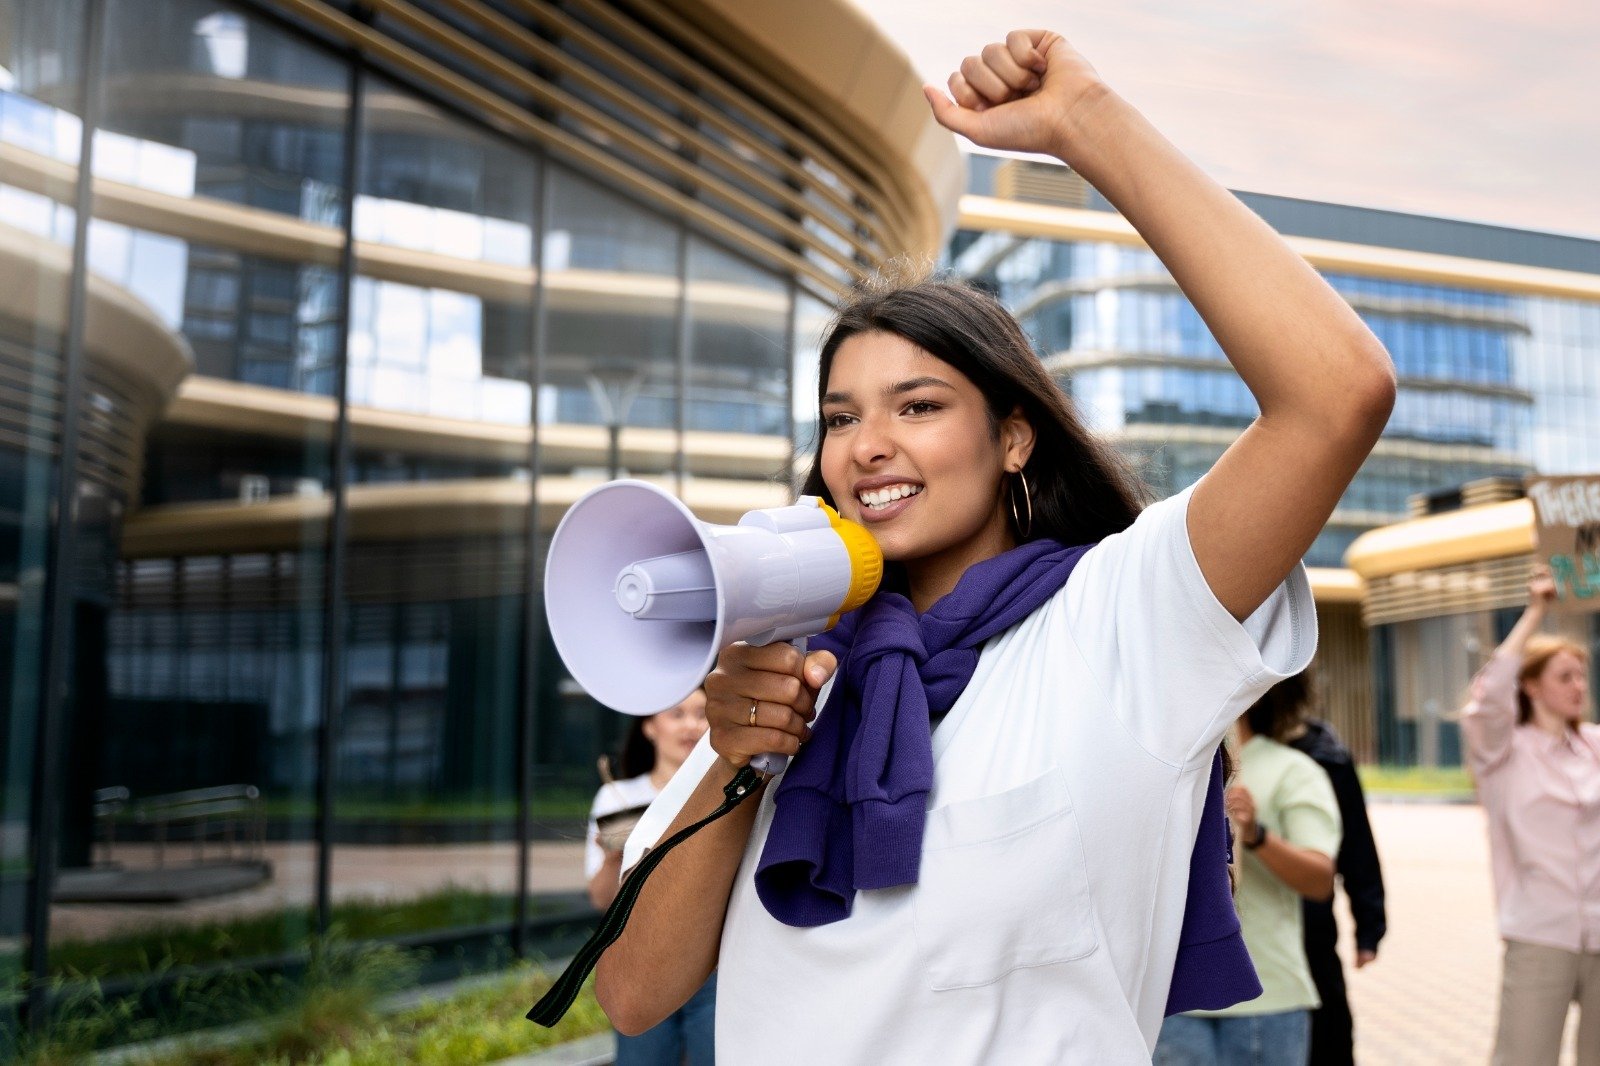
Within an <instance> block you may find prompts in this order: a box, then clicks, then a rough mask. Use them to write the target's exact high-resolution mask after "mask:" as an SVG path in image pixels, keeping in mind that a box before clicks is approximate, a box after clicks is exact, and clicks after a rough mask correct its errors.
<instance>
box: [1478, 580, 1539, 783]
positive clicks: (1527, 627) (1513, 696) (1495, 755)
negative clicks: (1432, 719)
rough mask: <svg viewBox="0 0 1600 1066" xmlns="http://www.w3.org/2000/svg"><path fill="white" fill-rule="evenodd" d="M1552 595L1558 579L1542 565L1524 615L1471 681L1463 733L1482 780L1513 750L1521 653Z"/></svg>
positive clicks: (1533, 632)
mask: <svg viewBox="0 0 1600 1066" xmlns="http://www.w3.org/2000/svg"><path fill="white" fill-rule="evenodd" d="M1555 598H1556V583H1555V581H1554V580H1552V579H1551V577H1550V571H1548V570H1546V569H1545V568H1543V567H1540V568H1539V569H1537V570H1535V571H1534V574H1533V576H1532V577H1531V578H1529V579H1528V606H1527V608H1526V609H1524V610H1523V612H1522V617H1521V618H1519V619H1517V624H1516V625H1514V626H1512V627H1511V632H1510V633H1507V634H1506V639H1505V640H1502V641H1501V642H1500V646H1499V647H1497V648H1496V649H1495V650H1494V654H1493V655H1492V656H1490V657H1489V661H1488V662H1487V663H1485V664H1484V665H1483V669H1481V670H1479V671H1478V676H1476V677H1474V678H1473V679H1472V698H1471V699H1470V700H1468V701H1467V705H1466V706H1465V707H1463V708H1462V709H1461V737H1462V739H1463V740H1465V741H1466V745H1467V764H1468V765H1469V766H1471V767H1472V772H1473V773H1474V774H1476V775H1478V776H1479V777H1480V779H1481V777H1482V775H1484V774H1487V773H1489V772H1491V771H1493V770H1494V769H1496V768H1497V767H1499V766H1501V765H1503V764H1504V763H1505V760H1506V757H1507V756H1508V755H1509V754H1510V752H1511V741H1512V736H1513V734H1514V733H1515V731H1516V728H1517V674H1518V673H1519V672H1520V670H1521V669H1522V656H1523V653H1524V651H1525V650H1526V649H1527V646H1528V638H1530V637H1532V636H1533V635H1534V634H1535V633H1537V632H1539V627H1540V625H1542V624H1543V623H1544V616H1545V611H1546V610H1547V609H1548V608H1549V606H1550V603H1551V601H1552V600H1554V599H1555Z"/></svg>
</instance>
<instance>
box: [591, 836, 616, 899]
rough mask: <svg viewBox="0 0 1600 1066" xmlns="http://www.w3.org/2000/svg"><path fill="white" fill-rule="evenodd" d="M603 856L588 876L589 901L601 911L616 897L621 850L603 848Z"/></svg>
mask: <svg viewBox="0 0 1600 1066" xmlns="http://www.w3.org/2000/svg"><path fill="white" fill-rule="evenodd" d="M603 851H604V854H605V858H604V859H603V860H602V861H601V863H600V869H598V870H596V871H595V872H594V876H593V877H591V878H589V902H590V903H592V904H593V905H594V909H595V910H597V911H603V910H605V909H606V908H607V907H609V906H611V901H612V900H614V899H616V898H617V889H618V887H619V884H620V880H621V877H622V852H620V851H612V850H610V849H609V848H607V849H603Z"/></svg>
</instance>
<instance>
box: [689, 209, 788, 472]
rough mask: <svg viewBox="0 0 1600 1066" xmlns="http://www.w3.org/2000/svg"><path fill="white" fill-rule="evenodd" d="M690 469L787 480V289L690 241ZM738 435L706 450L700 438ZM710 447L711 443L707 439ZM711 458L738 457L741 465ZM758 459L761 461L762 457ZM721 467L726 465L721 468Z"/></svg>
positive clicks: (743, 263)
mask: <svg viewBox="0 0 1600 1066" xmlns="http://www.w3.org/2000/svg"><path fill="white" fill-rule="evenodd" d="M687 309H688V315H689V321H688V331H687V335H688V338H689V351H688V364H689V369H688V392H687V395H686V417H685V428H686V429H687V430H688V432H689V434H690V436H689V437H688V438H687V440H686V444H687V448H686V453H687V454H686V461H687V464H688V471H689V473H690V474H692V475H694V476H696V477H716V478H730V479H734V480H747V479H752V478H754V479H756V480H760V481H770V480H771V479H773V478H775V477H776V478H783V477H784V476H785V474H786V470H787V467H788V463H789V439H788V438H789V426H788V424H787V412H788V410H789V292H788V287H787V285H786V284H785V283H784V282H783V281H782V280H781V279H780V278H778V277H777V276H776V275H774V274H771V273H769V272H767V271H765V270H761V269H760V268H758V267H756V266H753V265H752V264H750V263H748V262H746V261H745V260H743V259H740V258H738V257H737V256H734V255H732V254H731V253H728V252H725V251H722V250H721V249H719V248H716V247H715V246H713V245H711V244H709V243H707V242H705V241H702V240H699V239H694V240H691V241H690V242H689V278H688V301H687ZM704 433H709V434H737V435H739V436H740V437H742V438H744V439H743V440H742V441H741V442H740V443H738V444H737V445H735V446H733V447H726V448H722V447H719V448H717V449H715V451H714V452H713V451H705V452H704V453H703V454H698V453H700V452H701V449H698V448H696V447H695V445H696V443H697V442H698V441H700V440H701V439H702V438H701V437H700V436H699V435H700V434H704ZM704 439H705V440H706V441H707V442H708V443H709V442H710V441H711V440H712V439H713V438H704ZM714 454H720V455H727V456H731V455H734V454H737V455H738V456H739V461H738V462H737V463H734V464H733V465H728V464H729V462H730V460H725V459H724V460H719V459H716V458H714ZM758 457H760V458H758ZM719 463H721V464H722V465H718V464H719Z"/></svg>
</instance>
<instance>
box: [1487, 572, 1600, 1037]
mask: <svg viewBox="0 0 1600 1066" xmlns="http://www.w3.org/2000/svg"><path fill="white" fill-rule="evenodd" d="M1555 595H1556V586H1555V582H1554V581H1552V580H1551V579H1550V574H1549V573H1548V572H1547V571H1544V570H1540V571H1539V572H1537V573H1535V574H1534V576H1533V578H1532V579H1531V580H1530V581H1529V582H1528V607H1527V609H1526V610H1525V611H1523V612H1522V617H1521V618H1520V619H1518V621H1517V624H1516V625H1515V626H1513V627H1512V629H1511V632H1510V634H1509V635H1507V637H1506V639H1505V640H1504V641H1503V642H1502V643H1501V644H1500V646H1499V647H1498V648H1496V649H1495V652H1494V655H1493V656H1491V657H1490V659H1489V662H1488V663H1487V664H1486V665H1485V666H1484V668H1483V669H1482V670H1481V671H1480V672H1479V673H1478V676H1477V678H1475V679H1474V681H1473V684H1472V699H1471V701H1470V702H1469V703H1468V704H1467V706H1466V707H1465V708H1464V709H1463V711H1462V718H1461V733H1462V736H1463V737H1464V738H1465V740H1466V742H1467V762H1468V765H1470V766H1471V767H1472V775H1473V777H1474V778H1475V779H1476V781H1477V786H1478V801H1479V802H1480V803H1482V804H1483V810H1484V814H1486V815H1487V816H1488V819H1489V852H1490V856H1491V858H1492V859H1493V863H1494V887H1495V895H1496V896H1497V897H1498V899H1499V909H1500V935H1501V937H1502V938H1504V940H1505V944H1506V950H1505V961H1504V964H1503V966H1502V969H1501V980H1500V1029H1499V1035H1498V1036H1497V1037H1496V1039H1495V1049H1494V1062H1495V1066H1547V1064H1548V1066H1555V1062H1556V1058H1557V1056H1558V1055H1559V1054H1560V1049H1561V1033H1562V1029H1563V1028H1564V1027H1565V1025H1566V1021H1567V1008H1568V1006H1569V1005H1570V1004H1571V1003H1572V1002H1573V1001H1574V1000H1576V1001H1577V1002H1578V1004H1579V1007H1580V1009H1581V1011H1582V1013H1581V1015H1580V1018H1579V1024H1578V1063H1579V1066H1600V727H1597V726H1595V725H1593V724H1592V723H1590V722H1588V721H1587V720H1586V719H1587V716H1588V713H1589V656H1588V654H1587V653H1586V652H1585V651H1584V649H1583V648H1582V647H1581V646H1580V645H1578V644H1575V643H1573V642H1572V641H1570V640H1563V639H1561V638H1559V637H1552V636H1546V635H1540V634H1539V626H1540V624H1541V623H1542V622H1543V621H1544V615H1545V610H1546V609H1547V608H1548V607H1549V605H1550V603H1551V601H1552V600H1554V599H1555Z"/></svg>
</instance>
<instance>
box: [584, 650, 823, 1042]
mask: <svg viewBox="0 0 1600 1066" xmlns="http://www.w3.org/2000/svg"><path fill="white" fill-rule="evenodd" d="M833 668H834V662H833V656H832V655H829V654H828V653H827V652H817V653H815V654H813V655H811V656H809V657H806V658H802V657H801V655H800V653H799V652H798V651H796V650H795V649H794V648H793V647H792V646H790V645H788V644H773V645H768V646H767V647H764V648H751V647H747V646H745V645H735V646H733V647H731V648H728V649H727V650H725V651H724V652H723V653H722V656H721V657H720V659H719V661H718V666H717V669H716V670H715V671H714V672H713V673H712V674H711V675H710V676H709V677H707V678H706V684H705V688H706V696H707V699H706V719H707V721H708V722H709V723H710V728H711V746H712V747H713V748H714V749H715V750H716V752H717V760H716V762H715V763H714V764H713V765H712V766H711V768H710V769H709V770H708V771H707V772H706V774H705V776H704V777H703V778H702V779H701V781H700V784H699V785H698V786H697V787H696V789H695V791H694V794H693V795H692V796H690V798H689V800H688V802H687V803H685V804H684V807H683V809H682V811H680V812H679V814H678V817H677V819H676V820H675V821H674V822H673V823H672V825H671V827H670V828H668V829H667V831H666V832H665V833H664V834H663V835H662V836H663V838H665V837H667V836H671V835H672V834H673V833H676V832H677V831H678V830H680V829H683V828H685V827H687V826H689V825H692V824H693V823H695V822H697V821H699V820H700V819H701V818H704V817H705V816H706V815H708V814H710V813H711V812H712V811H714V810H716V808H717V807H719V806H721V804H722V801H723V793H722V790H723V788H724V786H726V785H727V784H728V782H729V781H731V780H733V777H734V775H735V774H736V773H737V772H738V771H739V769H740V768H741V767H743V766H744V765H745V764H746V763H748V762H749V761H750V759H751V758H752V757H754V756H756V755H759V754H761V753H763V752H769V751H775V752H779V753H781V754H785V755H793V754H794V753H795V752H796V751H798V750H799V747H800V741H801V740H802V739H803V738H804V737H807V736H809V735H810V727H809V726H808V725H807V723H808V722H809V721H810V720H811V719H812V717H813V716H814V714H815V709H814V708H815V703H816V695H817V690H818V689H819V688H821V686H822V683H823V682H824V681H826V680H827V678H828V677H829V675H831V674H832V672H833ZM752 703H754V704H755V706H756V708H757V715H756V724H755V725H751V724H750V720H751V715H750V708H751V705H752ZM759 800H760V796H759V795H757V796H752V797H750V798H749V799H747V800H745V801H744V802H743V803H741V804H740V805H739V806H738V807H736V808H734V810H733V811H732V813H730V814H728V815H727V816H726V817H724V818H721V819H719V820H718V821H716V822H713V823H712V824H711V825H709V826H707V827H706V828H704V829H702V830H701V831H700V832H698V833H696V834H695V835H694V836H692V837H690V838H689V839H688V840H686V841H685V842H684V843H682V844H680V845H679V846H678V847H677V849H676V850H674V851H673V852H672V854H671V855H670V856H668V857H667V858H666V859H665V860H664V861H663V862H662V863H661V865H660V866H658V867H657V868H656V870H655V872H654V873H653V874H652V875H651V876H650V880H649V881H648V882H646V884H645V887H644V889H643V891H642V892H641V893H640V894H639V899H638V902H637V903H636V904H635V905H634V909H633V912H632V914H631V915H630V917H629V919H628V925H627V928H626V929H625V930H624V931H623V934H622V936H620V937H619V938H618V939H617V941H616V943H614V944H612V945H611V947H609V948H607V949H606V952H605V954H604V955H602V956H601V957H600V962H599V964H598V965H597V966H596V967H595V996H596V998H597V999H598V1000H599V1001H600V1006H601V1007H602V1008H603V1009H604V1010H605V1012H606V1015H607V1016H608V1017H609V1018H610V1019H611V1024H612V1025H614V1026H616V1028H617V1029H618V1031H620V1032H623V1033H627V1034H630V1035H634V1034H638V1033H642V1032H644V1031H645V1030H646V1029H649V1028H650V1027H651V1026H653V1025H656V1024H657V1023H658V1022H660V1021H661V1020H662V1019H664V1018H666V1017H667V1016H668V1015H670V1014H671V1013H672V1012H673V1011H675V1010H677V1009H678V1008H679V1007H681V1006H683V1004H684V1003H686V1002H688V1000H689V997H690V996H692V995H694V993H695V992H696V991H697V990H698V989H699V988H700V986H701V985H703V984H705V981H706V978H707V977H709V976H710V975H711V971H712V970H713V969H715V968H716V965H717V951H718V949H719V947H720V946H721V943H722V923H723V920H724V919H725V918H726V916H727V910H728V898H729V895H730V894H731V893H732V891H733V879H734V877H735V875H736V874H737V873H738V871H739V863H740V860H741V859H742V858H743V856H744V849H745V844H746V842H747V840H748V839H749V836H750V828H751V826H752V825H754V824H755V818H756V810H757V807H758V804H759Z"/></svg>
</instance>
